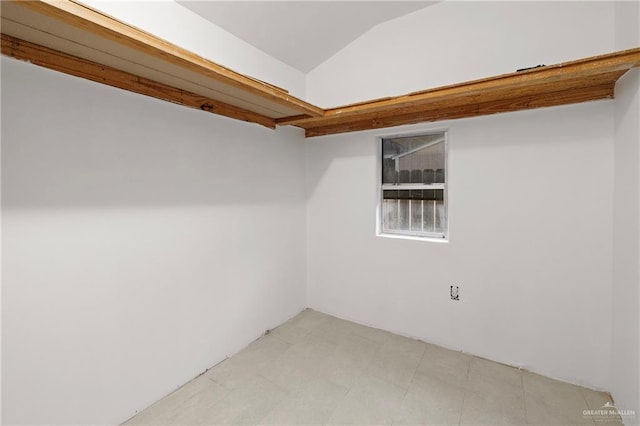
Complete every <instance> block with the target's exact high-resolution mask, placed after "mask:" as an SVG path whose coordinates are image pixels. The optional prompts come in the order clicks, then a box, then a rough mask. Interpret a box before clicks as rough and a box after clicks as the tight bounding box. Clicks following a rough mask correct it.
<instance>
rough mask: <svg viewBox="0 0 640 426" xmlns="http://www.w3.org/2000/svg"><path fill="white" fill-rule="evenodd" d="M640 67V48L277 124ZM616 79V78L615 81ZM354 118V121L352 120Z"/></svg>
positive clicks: (302, 123)
mask: <svg viewBox="0 0 640 426" xmlns="http://www.w3.org/2000/svg"><path fill="white" fill-rule="evenodd" d="M639 64H640V48H636V49H630V50H625V51H620V52H614V53H611V54H607V55H600V56H594V57H590V58H585V59H580V60H577V61H571V62H565V63H562V64H558V65H551V66H546V67H540V68H534V69H531V70H527V71H522V72H515V73H510V74H503V75H499V76H495V77H490V78H485V79H481V80H474V81H470V82H465V83H460V84H455V85H449V86H444V87H439V88H435V89H429V90H425V91H420V92H414V93H410V94H407V95H403V96H397V97H391V98H382V99H376V100H372V101H368V102H361V103H357V104H351V105H346V106H343V107H337V108H331V109H327V110H326V111H325V114H324V116H322V117H312V118H307V119H305V118H298V117H285V118H283V119H278V120H277V121H276V122H277V123H278V124H285V123H286V124H290V125H295V126H299V127H303V128H311V127H320V126H321V125H324V124H325V123H326V124H329V123H331V122H332V120H334V119H337V118H338V117H340V118H339V119H340V120H344V121H348V120H358V119H359V118H361V117H362V116H363V115H364V114H369V113H375V112H380V111H383V112H387V111H402V110H403V109H404V108H411V107H417V108H419V107H420V105H423V104H430V103H431V104H433V103H436V102H454V101H455V100H456V99H459V100H460V101H461V102H467V101H472V100H473V98H474V97H487V96H488V97H496V98H500V97H508V96H511V95H512V93H514V92H528V91H532V90H535V88H537V87H545V86H547V87H553V88H554V90H555V87H556V85H566V86H567V87H571V85H572V84H573V83H574V82H575V81H585V82H586V81H590V80H593V79H597V78H599V77H598V76H601V75H608V76H614V75H617V76H618V77H619V76H620V75H622V74H624V73H625V72H626V71H628V70H629V69H630V68H633V67H636V66H638V65H639ZM616 79H617V78H616ZM349 117H352V118H349Z"/></svg>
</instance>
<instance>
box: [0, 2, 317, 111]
mask: <svg viewBox="0 0 640 426" xmlns="http://www.w3.org/2000/svg"><path fill="white" fill-rule="evenodd" d="M10 3H12V4H15V5H19V6H20V7H25V8H28V9H30V10H33V11H35V12H37V13H39V14H42V15H44V16H47V17H50V18H53V19H54V20H56V21H57V22H62V23H64V24H68V25H71V26H73V27H76V28H81V29H82V30H84V31H88V32H90V33H91V34H95V35H98V36H100V37H104V38H106V39H108V40H111V41H113V42H116V43H119V44H121V45H123V46H127V47H129V48H133V49H135V50H137V51H139V52H141V53H144V54H146V55H150V56H153V57H155V58H158V59H161V60H163V61H166V62H168V63H171V64H174V65H177V66H180V67H182V68H184V69H186V70H189V71H192V72H196V73H199V74H201V75H204V76H206V77H208V78H211V79H213V80H216V81H219V82H222V83H224V84H227V85H229V86H232V87H236V88H238V89H241V90H243V91H246V92H249V93H251V94H253V95H255V96H258V97H261V98H263V99H268V100H270V101H273V102H275V103H278V104H280V105H284V106H287V107H289V108H293V109H296V110H298V111H300V113H301V114H307V115H309V116H312V117H313V116H322V115H323V113H324V111H323V109H322V108H319V107H317V106H315V105H311V104H309V103H307V102H304V101H302V100H300V99H298V98H296V97H294V96H291V95H289V94H288V93H287V92H286V91H284V90H282V89H279V88H277V87H275V86H273V85H271V84H267V83H264V82H262V81H260V80H257V79H255V78H251V77H248V76H245V75H242V74H239V73H237V72H234V71H232V70H230V69H228V68H226V67H224V66H221V65H219V64H216V63H214V62H211V61H209V60H207V59H204V58H203V57H201V56H198V55H196V54H194V53H192V52H189V51H188V50H186V49H183V48H181V47H178V46H175V45H173V44H171V43H169V42H167V41H165V40H162V39H160V38H158V37H156V36H154V35H152V34H149V33H147V32H145V31H142V30H140V29H138V28H135V27H132V26H130V25H127V24H125V23H123V22H120V21H118V20H117V19H115V18H113V17H110V16H108V15H105V14H104V13H101V12H99V11H97V10H95V9H92V8H90V7H88V6H85V5H83V4H81V3H78V2H76V1H73V0H37V1H36V0H32V1H21V0H10Z"/></svg>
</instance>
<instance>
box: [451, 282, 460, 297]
mask: <svg viewBox="0 0 640 426" xmlns="http://www.w3.org/2000/svg"><path fill="white" fill-rule="evenodd" d="M451 300H460V287H458V286H457V285H452V286H451Z"/></svg>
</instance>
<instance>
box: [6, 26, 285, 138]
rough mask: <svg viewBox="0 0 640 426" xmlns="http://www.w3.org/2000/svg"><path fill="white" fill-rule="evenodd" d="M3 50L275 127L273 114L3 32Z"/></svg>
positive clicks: (93, 78)
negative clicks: (115, 67) (261, 112)
mask: <svg viewBox="0 0 640 426" xmlns="http://www.w3.org/2000/svg"><path fill="white" fill-rule="evenodd" d="M2 54H3V55H6V56H10V57H12V58H16V59H20V60H25V61H29V62H31V63H33V64H35V65H39V66H42V67H45V68H49V69H52V70H55V71H60V72H63V73H66V74H70V75H73V76H76V77H81V78H85V79H87V80H91V81H95V82H98V83H102V84H106V85H108V86H113V87H117V88H120V89H124V90H128V91H131V92H135V93H139V94H142V95H146V96H151V97H154V98H158V99H161V100H165V101H169V102H172V103H176V104H179V105H184V106H186V107H190V108H195V109H201V110H203V111H207V112H211V113H214V114H218V115H224V116H226V117H231V118H235V119H237V120H242V121H248V122H253V123H258V124H261V125H263V126H266V127H269V128H272V129H273V128H275V127H276V124H275V120H274V119H273V118H270V117H267V116H264V115H261V114H257V113H255V112H252V111H247V110H244V109H241V108H238V107H235V106H233V105H229V104H226V103H224V102H220V101H216V100H213V99H208V98H206V97H202V96H200V95H197V94H195V93H191V92H188V91H185V90H182V89H178V88H175V87H172V86H168V85H166V84H163V83H159V82H157V81H153V80H149V79H146V78H143V77H139V76H137V75H134V74H130V73H127V72H124V71H120V70H117V69H114V68H111V67H107V66H105V65H101V64H97V63H95V62H92V61H89V60H86V59H82V58H78V57H75V56H72V55H67V54H66V53H62V52H58V51H55V50H53V49H49V48H46V47H42V46H39V45H37V44H33V43H29V42H26V41H24V40H20V39H16V38H14V37H11V36H8V35H6V34H2Z"/></svg>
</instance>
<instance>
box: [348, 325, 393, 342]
mask: <svg viewBox="0 0 640 426" xmlns="http://www.w3.org/2000/svg"><path fill="white" fill-rule="evenodd" d="M356 325H357V327H354V329H353V330H352V331H351V332H352V333H353V334H355V335H357V336H360V337H364V338H365V339H369V340H372V341H374V342H378V343H380V344H382V343H385V342H386V341H387V340H388V339H389V338H391V337H392V336H394V334H393V333H389V332H388V331H384V330H379V329H377V328H373V327H367V326H364V325H359V324H356Z"/></svg>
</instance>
